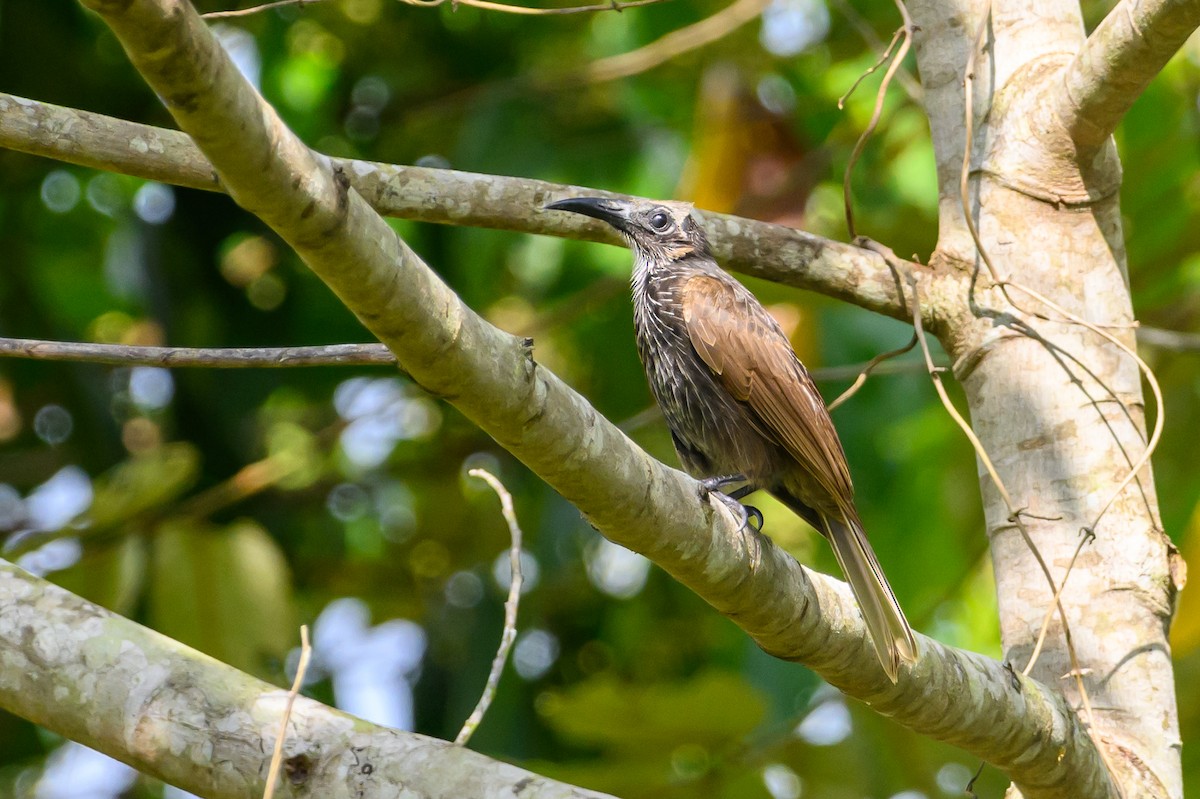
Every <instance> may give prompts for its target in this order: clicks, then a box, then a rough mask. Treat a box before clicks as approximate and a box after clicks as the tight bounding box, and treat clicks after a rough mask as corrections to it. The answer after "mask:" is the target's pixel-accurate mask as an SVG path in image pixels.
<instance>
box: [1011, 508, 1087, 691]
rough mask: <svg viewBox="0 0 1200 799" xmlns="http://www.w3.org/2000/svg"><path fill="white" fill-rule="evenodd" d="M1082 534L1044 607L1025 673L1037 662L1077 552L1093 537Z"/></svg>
mask: <svg viewBox="0 0 1200 799" xmlns="http://www.w3.org/2000/svg"><path fill="white" fill-rule="evenodd" d="M1081 532H1082V533H1083V534H1082V535H1080V537H1079V545H1078V546H1076V547H1075V554H1074V555H1072V556H1071V562H1070V563H1068V564H1067V571H1066V572H1065V573H1064V574H1063V579H1062V582H1061V583H1060V584H1059V586H1058V590H1057V591H1055V592H1054V601H1053V602H1052V603H1050V607H1049V608H1047V609H1046V615H1045V616H1044V617H1043V618H1042V626H1041V629H1039V630H1038V637H1037V641H1036V642H1035V643H1034V645H1033V651H1032V652H1030V653H1029V665H1028V666H1026V667H1025V674H1028V673H1029V670H1030V669H1031V668H1033V664H1034V663H1037V659H1038V656H1039V655H1040V654H1041V652H1042V645H1043V644H1045V642H1046V633H1047V632H1049V630H1050V621H1051V620H1052V619H1053V618H1054V611H1055V610H1057V609H1058V601H1059V598H1061V597H1062V592H1063V589H1065V588H1066V587H1067V578H1069V577H1070V576H1071V570H1072V569H1074V568H1075V561H1076V560H1078V558H1079V553H1080V552H1082V551H1083V547H1084V545H1085V544H1087V543H1089V542H1090V541H1091V540H1092V538H1093V537H1094V533H1092V532H1091V531H1090V530H1086V529H1085V530H1083V531H1081Z"/></svg>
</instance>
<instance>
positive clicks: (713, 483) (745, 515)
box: [700, 474, 763, 533]
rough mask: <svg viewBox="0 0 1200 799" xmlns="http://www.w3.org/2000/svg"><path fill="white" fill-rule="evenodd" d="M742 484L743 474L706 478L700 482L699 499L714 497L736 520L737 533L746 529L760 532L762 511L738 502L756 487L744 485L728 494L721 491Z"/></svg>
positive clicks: (744, 478)
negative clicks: (729, 486)
mask: <svg viewBox="0 0 1200 799" xmlns="http://www.w3.org/2000/svg"><path fill="white" fill-rule="evenodd" d="M744 482H746V475H744V474H727V475H721V476H719V477H706V478H704V479H703V480H701V481H700V499H703V500H707V499H708V498H709V497H712V496H715V497H716V499H718V500H719V501H720V502H721V504H722V505H724V506H725V507H726V508H728V509H729V512H730V513H732V514H733V518H735V519H737V520H738V528H737V531H738V532H739V533H740V532H742V531H743V530H745V529H746V528H747V527H749V528H750V529H752V530H755V531H756V532H762V527H763V515H762V511H760V510H759V509H758V508H756V507H754V506H753V505H743V504H742V503H741V502H739V501H738V500H740V499H741V498H742V497H744V496H746V495H747V494H752V493H753V492H754V491H755V490H756V488H757V486H754V485H753V484H751V485H744V486H742V487H741V488H738V489H737V490H736V491H731V492H730V493H728V494H726V493H725V492H723V491H722V490H721V489H722V488H724V487H725V486H728V485H733V484H735V483H744ZM752 520H753V521H754V522H757V524H753V523H752Z"/></svg>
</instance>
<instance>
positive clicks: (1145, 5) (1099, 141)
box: [1053, 0, 1200, 160]
mask: <svg viewBox="0 0 1200 799" xmlns="http://www.w3.org/2000/svg"><path fill="white" fill-rule="evenodd" d="M1198 25H1200V2H1197V0H1121V2H1119V3H1117V4H1116V5H1115V6H1114V7H1113V9H1112V11H1110V12H1109V13H1108V16H1106V17H1105V18H1104V20H1103V21H1102V22H1101V23H1100V24H1099V25H1098V26H1097V27H1096V29H1095V30H1094V31H1092V35H1091V36H1089V37H1088V38H1087V41H1086V42H1085V43H1084V45H1083V48H1082V49H1081V50H1080V51H1079V53H1078V54H1077V55H1076V56H1075V58H1074V59H1073V60H1072V61H1071V63H1070V64H1069V65H1068V66H1067V68H1066V71H1065V72H1064V73H1063V80H1062V85H1061V86H1060V87H1059V90H1058V91H1057V92H1055V94H1054V98H1053V99H1054V106H1055V109H1056V111H1057V113H1058V117H1059V119H1061V120H1062V124H1063V125H1064V126H1065V127H1066V129H1067V132H1068V134H1069V135H1070V137H1071V140H1072V141H1074V142H1075V146H1076V147H1077V148H1078V150H1079V152H1080V154H1081V157H1082V158H1081V160H1086V159H1087V158H1089V157H1090V156H1092V155H1093V154H1095V153H1096V152H1097V151H1098V150H1099V149H1100V147H1101V146H1102V145H1103V144H1104V142H1105V141H1107V140H1108V137H1109V136H1110V135H1112V133H1113V131H1114V130H1116V129H1117V125H1118V124H1119V123H1120V121H1121V119H1122V118H1123V117H1124V116H1125V113H1126V112H1127V111H1128V110H1129V108H1130V107H1131V106H1132V105H1133V103H1134V101H1135V100H1137V98H1138V97H1140V96H1141V94H1142V91H1143V90H1144V89H1145V88H1146V86H1147V85H1148V84H1149V83H1150V81H1151V80H1152V79H1153V78H1154V76H1155V75H1157V74H1158V73H1159V72H1160V71H1162V68H1163V67H1164V66H1166V63H1167V61H1169V60H1170V59H1171V56H1173V55H1174V54H1175V53H1176V51H1178V50H1179V48H1180V47H1182V46H1183V43H1184V42H1185V41H1187V39H1188V37H1189V36H1190V35H1191V34H1192V31H1194V30H1195V29H1196V27H1197V26H1198Z"/></svg>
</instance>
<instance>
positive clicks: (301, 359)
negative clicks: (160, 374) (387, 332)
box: [0, 338, 396, 369]
mask: <svg viewBox="0 0 1200 799" xmlns="http://www.w3.org/2000/svg"><path fill="white" fill-rule="evenodd" d="M0 357H7V358H28V359H30V360H39V361H69V362H86V363H103V364H109V365H112V366H161V367H208V368H214V369H263V368H277V367H284V366H389V365H390V366H395V364H396V356H394V355H392V353H391V352H390V351H389V350H388V348H387V347H385V346H384V345H382V344H329V345H325V346H312V347H221V348H197V347H137V346H131V345H126V344H95V343H92V342H86V341H46V340H42V339H28V338H0Z"/></svg>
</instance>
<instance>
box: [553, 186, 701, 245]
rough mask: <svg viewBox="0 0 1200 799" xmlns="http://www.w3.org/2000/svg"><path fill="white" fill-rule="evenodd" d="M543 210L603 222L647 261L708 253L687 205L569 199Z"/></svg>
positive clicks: (662, 202)
mask: <svg viewBox="0 0 1200 799" xmlns="http://www.w3.org/2000/svg"><path fill="white" fill-rule="evenodd" d="M546 210H548V211H570V212H572V213H576V214H583V215H584V216H590V217H594V218H595V219H599V220H601V221H603V222H607V223H608V224H609V225H612V226H613V227H614V228H616V230H617V231H618V232H619V233H621V235H623V236H624V237H625V238H626V239H628V240H629V243H630V244H632V245H633V248H634V250H635V251H637V253H638V255H639V256H642V257H646V258H649V259H651V260H655V261H661V260H666V261H678V260H681V259H683V258H686V257H688V256H689V255H702V256H703V255H708V254H709V250H708V239H707V238H705V235H704V228H703V227H701V226H700V223H699V222H697V221H696V218H695V217H694V216H692V204H691V203H678V202H665V201H660V200H613V199H608V198H604V197H572V198H569V199H566V200H559V201H557V202H552V203H550V204H549V205H547V206H546Z"/></svg>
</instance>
